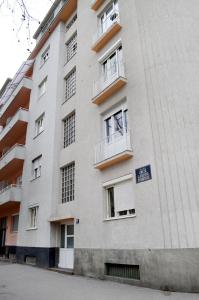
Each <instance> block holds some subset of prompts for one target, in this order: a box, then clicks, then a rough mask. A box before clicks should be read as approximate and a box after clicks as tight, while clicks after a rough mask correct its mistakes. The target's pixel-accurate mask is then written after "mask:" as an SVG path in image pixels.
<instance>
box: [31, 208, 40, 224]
mask: <svg viewBox="0 0 199 300" xmlns="http://www.w3.org/2000/svg"><path fill="white" fill-rule="evenodd" d="M38 208H39V207H38V206H34V207H30V208H29V228H30V229H35V228H37V216H38Z"/></svg>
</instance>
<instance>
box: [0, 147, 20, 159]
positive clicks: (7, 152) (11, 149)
mask: <svg viewBox="0 0 199 300" xmlns="http://www.w3.org/2000/svg"><path fill="white" fill-rule="evenodd" d="M16 148H25V145H22V144H15V145H14V146H12V147H11V148H10V149H8V151H6V152H5V153H4V154H3V155H2V156H1V157H0V162H1V161H2V159H3V158H4V157H5V156H6V155H8V154H9V153H10V152H12V151H13V150H14V149H16Z"/></svg>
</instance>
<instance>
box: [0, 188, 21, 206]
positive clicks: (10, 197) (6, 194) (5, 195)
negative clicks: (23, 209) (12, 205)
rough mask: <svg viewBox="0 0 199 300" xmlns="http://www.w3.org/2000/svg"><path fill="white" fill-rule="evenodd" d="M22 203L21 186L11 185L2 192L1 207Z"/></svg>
mask: <svg viewBox="0 0 199 300" xmlns="http://www.w3.org/2000/svg"><path fill="white" fill-rule="evenodd" d="M20 201H21V185H16V184H11V185H8V186H7V187H6V188H4V189H2V190H1V191H0V205H3V204H6V203H8V202H20Z"/></svg>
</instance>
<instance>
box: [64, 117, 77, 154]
mask: <svg viewBox="0 0 199 300" xmlns="http://www.w3.org/2000/svg"><path fill="white" fill-rule="evenodd" d="M63 125H64V148H66V147H68V146H69V145H70V144H72V143H74V142H75V112H74V113H72V114H71V115H70V116H68V117H67V118H66V119H65V120H64V121H63Z"/></svg>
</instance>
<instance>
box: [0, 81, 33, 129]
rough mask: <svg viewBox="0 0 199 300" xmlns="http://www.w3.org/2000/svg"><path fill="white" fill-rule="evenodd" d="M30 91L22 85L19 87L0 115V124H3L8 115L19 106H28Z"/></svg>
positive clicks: (13, 112)
mask: <svg viewBox="0 0 199 300" xmlns="http://www.w3.org/2000/svg"><path fill="white" fill-rule="evenodd" d="M30 92H31V90H30V89H29V88H26V87H22V88H21V89H20V91H19V92H18V94H17V95H16V96H15V98H14V99H13V101H12V102H11V103H10V105H9V106H8V108H7V109H6V111H5V112H4V113H3V115H1V116H0V125H4V124H5V123H6V120H7V119H8V118H9V117H10V116H13V115H14V114H15V113H16V111H17V110H18V109H19V108H20V107H22V108H28V106H29V101H30Z"/></svg>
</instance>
